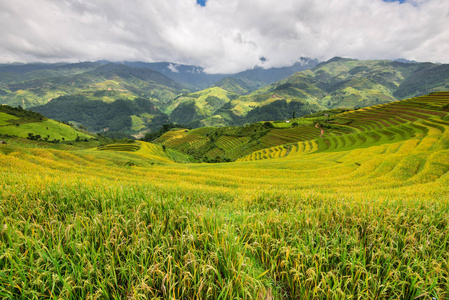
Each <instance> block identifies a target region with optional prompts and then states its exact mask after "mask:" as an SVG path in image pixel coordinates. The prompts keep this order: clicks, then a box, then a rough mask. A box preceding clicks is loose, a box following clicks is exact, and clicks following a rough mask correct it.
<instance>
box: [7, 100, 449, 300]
mask: <svg viewBox="0 0 449 300" xmlns="http://www.w3.org/2000/svg"><path fill="white" fill-rule="evenodd" d="M425 99H428V98H425ZM439 99H440V98H439ZM444 99H447V101H448V102H449V97H447V98H444ZM416 101H418V100H416ZM419 101H424V100H422V99H421V100H419ZM426 101H427V100H426ZM439 101H442V100H439ZM430 103H432V102H430ZM428 105H429V106H431V105H432V104H428ZM386 107H388V105H384V106H379V107H376V108H373V109H367V110H364V111H362V112H353V113H350V114H346V115H345V118H346V117H347V118H349V117H351V118H357V116H358V114H362V113H363V114H365V113H366V112H367V111H370V110H373V111H375V113H378V112H376V110H377V109H384V108H386ZM435 107H437V106H435ZM438 107H440V108H442V107H444V105H439V106H438ZM395 109H397V110H399V108H395ZM413 109H415V108H413ZM438 111H439V112H441V116H436V115H429V114H430V113H431V111H430V110H429V111H428V112H426V113H427V114H426V116H428V117H425V118H421V117H417V114H418V113H417V112H416V111H415V112H413V111H412V110H408V111H407V112H402V114H404V115H408V116H410V118H414V119H415V121H410V122H411V123H407V124H409V125H408V126H407V127H401V126H403V125H400V124H397V125H393V124H391V123H388V124H390V125H389V127H388V126H386V125H385V126H386V127H385V129H382V128H378V129H376V130H374V129H373V130H372V132H374V133H375V134H369V133H368V132H367V131H366V130H365V131H360V132H358V133H357V134H360V137H358V136H357V135H356V134H354V133H351V134H348V135H347V136H346V135H341V136H335V137H333V138H335V139H331V138H330V137H326V136H323V137H322V138H321V139H319V138H316V139H313V140H308V141H300V142H298V143H290V144H287V145H285V146H276V147H273V148H271V149H264V150H259V151H257V152H254V153H252V154H250V155H248V156H246V157H244V158H242V159H241V160H240V161H237V162H230V163H220V164H207V163H195V164H193V163H190V164H180V163H174V162H173V161H171V160H170V159H169V157H168V156H167V155H166V152H165V149H163V148H162V147H161V146H159V145H154V144H151V143H143V142H141V143H140V146H139V148H138V150H136V151H133V152H131V151H117V150H120V149H115V148H114V147H113V146H112V149H109V150H111V151H100V150H97V149H87V150H81V149H80V150H57V149H35V148H30V147H29V146H28V147H21V146H20V145H19V144H17V143H14V144H7V145H0V295H1V297H2V298H5V299H46V298H50V299H56V298H61V299H432V298H434V299H446V298H448V297H449V272H448V270H449V265H448V262H449V238H448V237H449V235H448V234H447V233H448V231H449V122H448V121H447V118H446V116H447V114H448V112H446V111H445V110H443V109H440V110H438ZM413 114H415V115H413ZM419 114H423V112H421V113H419ZM379 116H380V114H379ZM363 117H366V118H368V116H367V115H363ZM388 118H390V116H388ZM355 120H356V119H354V121H352V123H345V124H349V125H344V126H354V128H359V127H358V126H359V124H360V123H357V122H356V121H355ZM412 123H413V124H415V125H416V126H415V127H414V126H413V125H410V124H412ZM367 124H368V123H367ZM370 124H371V125H372V123H370ZM379 124H380V123H379ZM385 124H387V123H385ZM371 125H370V126H371ZM341 126H343V125H341ZM375 126H376V127H377V125H375ZM373 127H374V126H373ZM388 128H391V131H385V130H386V129H388ZM382 130H383V131H382ZM407 130H411V132H409V133H407ZM176 134H181V132H179V133H176V132H174V133H173V135H176ZM348 136H351V138H349V137H348ZM397 136H401V137H400V138H397ZM358 138H360V139H359V140H357V139H358ZM326 139H328V140H327V142H329V143H331V144H326V142H325V140H326ZM222 142H223V143H224V142H225V141H224V140H223V141H222ZM130 162H132V164H131V163H130Z"/></svg>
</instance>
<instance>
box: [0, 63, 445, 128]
mask: <svg viewBox="0 0 449 300" xmlns="http://www.w3.org/2000/svg"><path fill="white" fill-rule="evenodd" d="M206 85H207V87H206V88H202V89H200V87H202V86H206ZM444 90H449V65H445V64H433V63H416V62H411V61H403V60H400V61H389V60H367V61H360V60H356V59H350V58H341V57H335V58H332V59H330V60H328V61H326V62H321V63H319V62H318V61H317V60H315V59H307V58H302V59H300V60H298V62H297V63H295V64H294V65H292V66H290V67H284V68H271V69H263V68H260V67H256V68H254V69H251V70H247V71H244V72H240V73H237V74H207V73H205V71H204V69H203V68H201V67H197V66H188V65H180V64H174V63H169V62H161V63H146V62H123V63H111V62H107V61H98V62H80V63H76V64H25V65H18V64H12V65H0V103H2V104H9V105H13V106H18V105H20V106H22V107H24V108H33V107H34V108H35V109H36V110H38V111H39V112H41V113H43V114H44V115H46V114H49V115H48V117H51V118H56V119H58V118H60V119H61V120H62V121H72V122H75V123H77V122H79V123H83V122H86V123H87V124H86V126H88V127H89V128H90V129H92V130H95V131H98V130H105V129H106V128H109V129H110V128H114V129H115V130H117V131H119V130H122V131H126V132H127V133H132V134H141V133H145V132H146V131H151V130H155V129H156V128H157V126H161V122H165V121H166V122H178V123H183V124H184V125H189V126H192V127H202V126H226V125H242V124H245V123H248V122H258V121H273V120H285V119H288V118H291V117H292V116H293V115H296V117H300V116H302V115H304V114H310V113H313V112H316V111H318V110H325V109H332V108H341V107H343V108H344V107H347V108H354V107H365V106H372V105H377V104H382V103H388V102H392V101H397V100H401V99H405V98H410V97H415V96H419V95H425V94H428V93H431V92H435V91H444ZM61 97H62V98H61ZM70 99H72V100H74V101H76V105H77V106H76V107H77V108H76V109H77V111H78V112H79V113H78V114H71V113H68V114H67V113H64V112H58V110H62V111H64V110H65V109H66V108H65V107H68V106H67V105H61V104H60V103H66V104H67V103H68V102H67V101H70ZM136 99H139V101H140V104H137V103H134V104H133V103H132V101H135V100H136ZM117 100H121V102H119V104H120V105H118V106H119V107H122V108H123V114H122V111H121V110H120V109H115V108H114V107H115V106H113V105H112V106H110V104H111V103H113V102H115V101H117ZM89 101H98V102H100V103H96V104H92V103H89ZM142 101H146V102H147V104H148V106H147V105H143V106H142V104H143V103H142ZM102 103H104V104H102ZM91 106H93V107H102V108H101V109H99V110H98V114H99V113H100V111H101V112H106V111H109V110H110V109H112V108H114V109H112V111H113V112H115V113H116V114H117V116H112V115H111V114H110V113H107V114H108V116H110V117H111V119H112V120H116V121H117V120H119V121H120V122H119V121H117V122H115V121H111V122H112V123H107V122H105V121H104V119H103V116H100V115H95V113H94V114H91V115H89V117H86V116H85V115H84V117H83V109H86V110H87V109H88V107H91ZM148 107H152V109H153V108H154V110H148V109H147V108H148ZM56 108H57V109H56ZM156 116H158V117H156ZM96 120H102V122H99V123H96ZM156 121H157V122H156ZM114 123H117V124H122V125H121V126H115V125H114Z"/></svg>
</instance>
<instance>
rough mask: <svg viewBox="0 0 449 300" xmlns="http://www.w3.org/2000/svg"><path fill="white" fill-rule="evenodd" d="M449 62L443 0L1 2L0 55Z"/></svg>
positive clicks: (447, 12)
mask: <svg viewBox="0 0 449 300" xmlns="http://www.w3.org/2000/svg"><path fill="white" fill-rule="evenodd" d="M302 56H303V57H312V58H319V59H320V60H327V59H329V58H332V57H334V56H343V57H350V58H358V59H396V58H406V59H410V60H417V61H431V62H441V63H449V1H448V0H405V1H404V0H401V1H383V0H207V1H204V0H198V1H197V0H0V62H36V61H40V62H59V61H69V62H77V61H86V60H89V61H94V60H102V59H105V60H111V61H124V60H127V61H149V62H154V61H170V62H175V63H183V64H194V65H199V66H202V67H204V68H205V69H206V71H208V72H210V73H217V72H226V73H229V72H237V71H241V70H244V69H248V68H252V67H254V66H255V65H262V62H261V60H260V58H261V57H265V58H266V59H267V61H266V62H264V63H263V66H264V67H279V66H286V65H291V64H293V63H294V62H296V61H297V60H298V58H299V57H302Z"/></svg>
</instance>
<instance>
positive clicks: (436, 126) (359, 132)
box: [239, 93, 449, 161]
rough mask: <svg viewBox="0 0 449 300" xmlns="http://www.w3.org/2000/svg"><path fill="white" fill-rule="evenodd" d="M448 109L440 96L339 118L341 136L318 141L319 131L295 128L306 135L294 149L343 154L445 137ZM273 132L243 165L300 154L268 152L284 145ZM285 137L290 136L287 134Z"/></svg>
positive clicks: (448, 98) (333, 134)
mask: <svg viewBox="0 0 449 300" xmlns="http://www.w3.org/2000/svg"><path fill="white" fill-rule="evenodd" d="M429 98H430V99H433V98H436V99H438V101H437V103H436V104H435V103H433V102H430V103H433V104H432V105H429V104H428V103H429ZM445 105H449V93H438V94H436V95H430V96H427V97H424V96H423V97H418V98H413V99H408V100H404V101H400V102H395V103H391V104H387V105H380V106H374V107H370V108H365V109H362V110H357V111H351V112H347V113H343V114H341V115H339V116H337V118H336V121H335V122H333V123H332V124H333V125H337V126H340V127H341V131H340V132H339V130H338V127H337V129H335V128H334V129H333V130H332V132H331V133H329V132H328V133H327V134H324V135H323V136H322V137H318V136H317V134H318V131H317V128H314V129H315V130H313V129H312V128H310V127H309V128H308V130H309V132H311V133H313V134H314V135H313V134H309V135H307V133H306V131H305V130H304V129H302V128H299V129H297V128H292V130H291V132H294V131H293V129H295V130H296V131H299V132H300V134H302V132H304V134H303V135H300V134H298V135H297V138H298V141H302V142H298V143H297V144H296V143H293V145H295V147H297V148H300V149H304V150H303V152H305V153H311V152H322V151H343V150H350V149H354V148H365V147H371V146H375V145H381V144H385V143H395V142H398V141H403V140H409V139H412V138H422V137H423V136H426V135H429V134H436V132H437V133H440V134H443V133H444V132H446V130H447V129H448V128H447V126H448V125H449V120H448V121H446V120H443V119H442V118H443V117H446V116H447V115H448V113H447V112H446V111H445V110H444V109H443V107H444V106H445ZM306 128H307V127H306ZM346 129H349V130H346ZM300 130H301V131H300ZM345 131H346V132H348V131H353V132H354V133H345ZM272 132H273V133H272ZM272 132H270V133H269V134H268V135H266V136H265V137H264V138H263V139H262V140H265V141H269V142H265V143H264V144H263V145H261V147H264V149H263V150H259V151H257V152H255V153H252V154H249V155H247V156H245V157H242V158H240V159H239V161H251V160H257V159H267V158H274V157H284V156H287V155H289V154H290V153H292V154H293V153H296V152H294V151H293V152H291V151H287V152H282V151H281V148H279V147H278V146H275V147H271V148H269V149H265V148H268V147H265V146H268V145H270V143H272V144H275V145H278V144H279V143H280V141H279V137H276V135H277V134H278V133H277V132H276V131H272ZM281 132H286V130H285V129H284V130H281ZM283 136H286V134H284V135H283ZM293 136H294V135H293ZM307 137H310V138H307ZM293 139H294V137H293ZM284 141H285V144H287V143H289V142H290V143H291V141H290V140H288V139H285V138H284ZM309 143H312V144H314V145H315V144H316V146H312V147H307V146H308V144H309ZM288 147H291V145H288ZM267 152H270V153H271V152H273V154H272V155H264V153H267Z"/></svg>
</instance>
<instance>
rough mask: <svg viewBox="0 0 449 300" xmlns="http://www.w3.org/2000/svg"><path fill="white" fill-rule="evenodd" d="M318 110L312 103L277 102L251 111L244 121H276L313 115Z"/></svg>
mask: <svg viewBox="0 0 449 300" xmlns="http://www.w3.org/2000/svg"><path fill="white" fill-rule="evenodd" d="M316 110H317V109H316V107H314V106H313V105H312V104H310V103H306V102H300V101H291V102H287V101H286V100H277V101H274V102H272V103H270V104H267V105H264V106H260V107H257V108H255V109H253V110H251V111H250V112H249V113H248V114H247V115H246V117H245V118H244V119H242V121H245V122H249V123H254V122H258V121H259V120H267V121H275V120H285V119H289V118H291V117H292V116H293V115H294V117H302V116H304V115H308V114H311V113H313V112H315V111H316Z"/></svg>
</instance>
